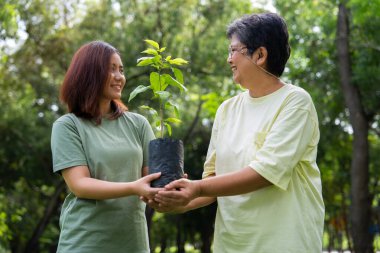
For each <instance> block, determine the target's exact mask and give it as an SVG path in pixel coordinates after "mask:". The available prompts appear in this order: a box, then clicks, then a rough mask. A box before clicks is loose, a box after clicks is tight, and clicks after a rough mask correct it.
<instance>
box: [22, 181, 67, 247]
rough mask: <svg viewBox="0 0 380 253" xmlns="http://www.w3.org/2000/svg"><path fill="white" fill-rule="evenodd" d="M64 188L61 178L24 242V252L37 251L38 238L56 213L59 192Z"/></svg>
mask: <svg viewBox="0 0 380 253" xmlns="http://www.w3.org/2000/svg"><path fill="white" fill-rule="evenodd" d="M64 190H65V182H64V181H63V180H62V181H60V182H59V183H58V185H57V186H56V187H55V192H54V194H53V195H52V196H51V198H50V200H49V203H48V204H47V206H46V208H45V211H44V215H43V217H42V218H41V220H40V222H39V223H38V225H37V227H36V229H35V230H34V232H33V235H32V237H31V238H30V239H29V241H28V243H27V244H26V247H25V250H24V252H25V253H32V252H38V251H39V239H40V237H41V236H42V234H43V232H44V230H45V228H46V226H47V225H48V224H49V221H50V218H51V217H52V216H53V215H54V214H55V213H56V211H57V209H58V206H59V203H60V201H59V197H60V195H61V193H62V192H63V191H64Z"/></svg>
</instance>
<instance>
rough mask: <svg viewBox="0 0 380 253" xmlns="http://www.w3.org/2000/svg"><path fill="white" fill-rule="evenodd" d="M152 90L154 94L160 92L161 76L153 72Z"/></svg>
mask: <svg viewBox="0 0 380 253" xmlns="http://www.w3.org/2000/svg"><path fill="white" fill-rule="evenodd" d="M149 79H150V88H151V89H152V90H153V92H156V91H159V90H160V74H158V73H157V72H151V73H150V77H149Z"/></svg>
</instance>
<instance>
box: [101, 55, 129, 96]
mask: <svg viewBox="0 0 380 253" xmlns="http://www.w3.org/2000/svg"><path fill="white" fill-rule="evenodd" d="M124 85H125V76H124V69H123V63H122V62H121V59H120V56H119V55H118V54H116V53H115V54H113V55H112V56H111V60H110V67H109V76H108V79H107V83H106V84H105V85H104V88H103V93H102V97H101V99H102V100H108V101H111V100H113V99H120V98H121V92H122V91H123V88H124Z"/></svg>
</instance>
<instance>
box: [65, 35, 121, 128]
mask: <svg viewBox="0 0 380 253" xmlns="http://www.w3.org/2000/svg"><path fill="white" fill-rule="evenodd" d="M115 53H116V54H118V55H120V53H119V52H118V51H117V50H116V49H115V48H114V47H113V46H111V45H110V44H108V43H106V42H103V41H93V42H90V43H87V44H85V45H83V46H81V47H80V48H79V49H78V51H77V52H76V53H75V54H74V56H73V59H72V60H71V63H70V66H69V69H68V70H67V72H66V75H65V78H64V80H63V83H62V87H61V93H60V99H61V101H62V102H63V103H65V104H67V107H68V110H69V112H71V113H74V114H75V115H76V116H77V117H82V118H85V119H90V120H94V121H95V122H96V124H100V123H101V117H102V116H101V114H100V108H99V100H100V97H101V95H102V92H103V89H104V86H105V84H106V83H107V80H108V78H109V75H110V74H109V73H110V72H109V68H110V60H111V56H112V55H113V54H115ZM111 109H112V111H113V113H112V115H111V117H110V118H111V119H116V118H118V117H120V116H121V115H122V114H123V113H124V112H125V111H127V110H128V109H127V107H126V106H125V105H124V104H123V103H122V102H121V101H120V100H116V99H114V100H112V101H111Z"/></svg>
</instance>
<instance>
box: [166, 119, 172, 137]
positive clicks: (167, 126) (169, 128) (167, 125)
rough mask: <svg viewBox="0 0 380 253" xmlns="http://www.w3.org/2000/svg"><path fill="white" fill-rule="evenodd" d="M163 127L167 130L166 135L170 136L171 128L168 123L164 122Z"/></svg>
mask: <svg viewBox="0 0 380 253" xmlns="http://www.w3.org/2000/svg"><path fill="white" fill-rule="evenodd" d="M164 125H165V126H166V128H167V129H168V134H169V136H172V126H171V125H169V124H168V123H166V122H164Z"/></svg>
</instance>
